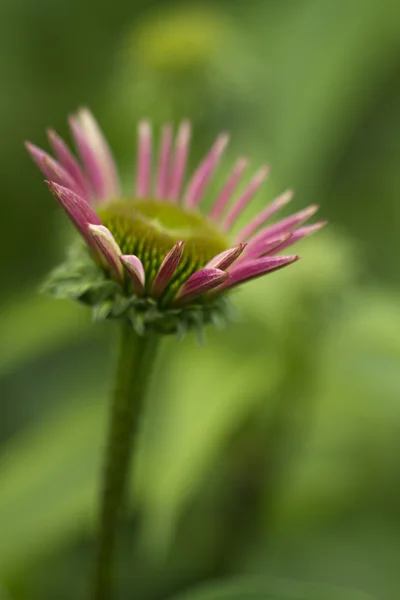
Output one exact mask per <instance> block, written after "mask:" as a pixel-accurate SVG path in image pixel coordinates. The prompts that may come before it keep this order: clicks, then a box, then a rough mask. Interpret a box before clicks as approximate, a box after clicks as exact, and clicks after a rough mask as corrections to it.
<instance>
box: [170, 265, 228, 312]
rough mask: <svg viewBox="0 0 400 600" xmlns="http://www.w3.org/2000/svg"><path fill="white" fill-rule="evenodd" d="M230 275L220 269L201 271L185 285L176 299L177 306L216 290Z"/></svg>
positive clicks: (192, 276) (194, 274)
mask: <svg viewBox="0 0 400 600" xmlns="http://www.w3.org/2000/svg"><path fill="white" fill-rule="evenodd" d="M228 277H229V275H228V273H225V272H224V271H221V270H220V269H207V268H204V269H200V271H196V273H193V275H191V276H190V277H189V279H188V280H187V281H186V282H185V283H184V284H183V286H182V287H181V289H180V290H179V293H178V295H177V297H176V301H175V303H176V304H184V303H186V302H189V301H190V300H193V299H194V298H196V297H197V296H200V295H201V294H205V293H206V292H209V291H210V290H212V289H214V288H215V287H217V286H218V285H221V283H224V281H226V280H227V279H228Z"/></svg>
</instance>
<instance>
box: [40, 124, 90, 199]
mask: <svg viewBox="0 0 400 600" xmlns="http://www.w3.org/2000/svg"><path fill="white" fill-rule="evenodd" d="M47 135H48V138H49V142H50V144H51V147H52V148H53V151H54V153H55V155H56V156H57V158H58V160H59V161H60V163H61V164H62V166H63V167H64V169H65V170H66V171H67V172H68V173H69V174H70V175H71V177H72V179H74V181H75V182H76V184H77V186H78V188H79V190H80V192H81V194H80V195H81V196H82V198H84V199H85V200H87V201H89V200H90V190H89V185H88V182H87V180H86V177H85V175H84V174H83V171H82V169H81V167H80V165H79V163H78V161H77V160H76V158H75V156H74V155H73V154H72V152H71V151H70V149H69V148H68V146H67V144H66V143H65V142H64V140H63V139H62V138H60V136H59V135H57V133H56V132H55V131H53V130H52V129H49V130H48V132H47Z"/></svg>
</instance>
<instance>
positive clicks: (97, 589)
mask: <svg viewBox="0 0 400 600" xmlns="http://www.w3.org/2000/svg"><path fill="white" fill-rule="evenodd" d="M158 341H159V338H158V336H156V335H149V336H143V337H142V336H138V335H137V334H136V333H135V331H134V330H133V329H132V327H131V326H130V325H129V323H126V322H124V323H123V324H122V326H121V335H120V342H119V352H118V359H117V369H116V376H115V388H114V394H113V397H112V402H111V407H110V409H111V410H110V418H109V429H108V441H107V448H106V453H105V466H104V474H103V485H102V491H101V497H100V512H99V524H98V549H97V555H96V562H95V574H94V585H93V594H92V599H93V600H111V598H112V597H113V589H114V571H115V568H114V567H115V553H116V536H117V527H118V522H119V513H120V509H121V504H122V500H123V496H124V492H125V489H126V484H127V479H128V473H129V471H130V463H131V456H132V446H133V444H134V441H135V440H134V438H135V437H137V432H138V429H139V425H140V419H141V414H142V409H143V404H144V400H145V396H146V392H147V387H148V383H149V381H150V378H151V374H152V367H153V364H154V359H155V355H156V348H157V343H158Z"/></svg>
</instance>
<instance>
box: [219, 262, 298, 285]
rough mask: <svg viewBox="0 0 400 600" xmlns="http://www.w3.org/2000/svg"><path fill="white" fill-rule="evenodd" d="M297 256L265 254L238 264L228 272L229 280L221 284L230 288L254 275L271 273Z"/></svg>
mask: <svg viewBox="0 0 400 600" xmlns="http://www.w3.org/2000/svg"><path fill="white" fill-rule="evenodd" d="M299 258H300V257H299V256H267V257H265V258H258V259H257V260H254V261H251V262H247V263H244V264H242V265H238V266H237V267H236V268H234V269H232V271H231V272H230V273H229V280H228V281H227V282H226V283H225V285H223V286H222V288H223V289H226V288H231V287H234V286H236V285H239V284H241V283H244V282H245V281H250V280H251V279H255V278H256V277H261V276H262V275H266V274H267V273H272V272H273V271H277V270H278V269H282V267H286V266H287V265H290V264H292V263H293V262H296V260H299Z"/></svg>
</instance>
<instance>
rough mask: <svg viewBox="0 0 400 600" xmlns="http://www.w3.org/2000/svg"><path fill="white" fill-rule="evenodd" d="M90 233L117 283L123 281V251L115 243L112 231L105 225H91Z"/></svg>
mask: <svg viewBox="0 0 400 600" xmlns="http://www.w3.org/2000/svg"><path fill="white" fill-rule="evenodd" d="M89 232H90V234H91V236H92V237H93V239H94V241H95V243H96V244H97V246H98V248H99V250H100V254H101V256H102V257H103V258H104V260H105V263H106V265H107V267H109V269H110V271H111V273H112V275H113V276H114V278H115V279H116V280H117V281H122V273H123V268H122V265H121V261H120V259H119V257H120V255H121V249H120V247H119V246H118V244H117V242H116V241H115V239H114V236H113V234H112V233H111V231H110V230H109V229H107V227H104V226H103V225H89Z"/></svg>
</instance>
